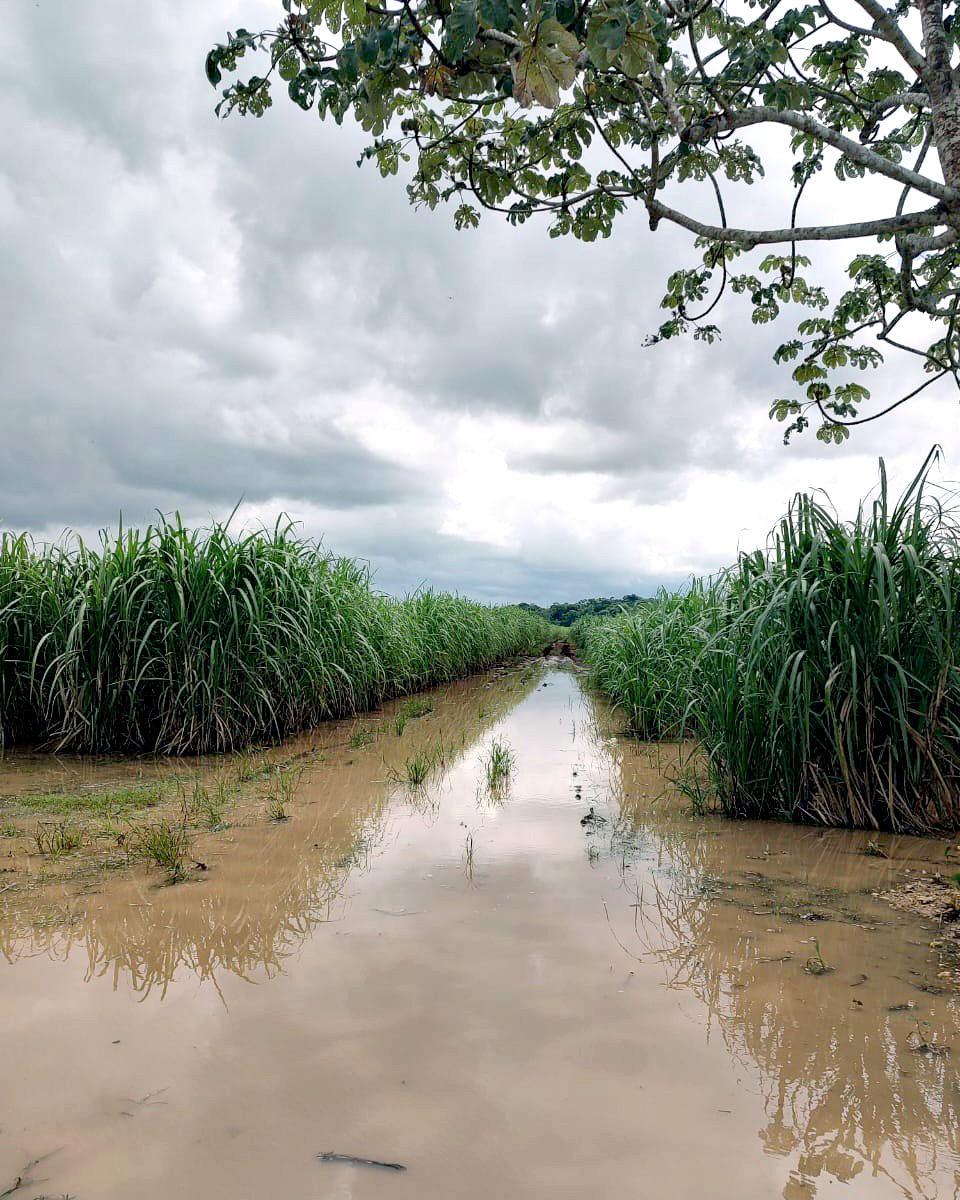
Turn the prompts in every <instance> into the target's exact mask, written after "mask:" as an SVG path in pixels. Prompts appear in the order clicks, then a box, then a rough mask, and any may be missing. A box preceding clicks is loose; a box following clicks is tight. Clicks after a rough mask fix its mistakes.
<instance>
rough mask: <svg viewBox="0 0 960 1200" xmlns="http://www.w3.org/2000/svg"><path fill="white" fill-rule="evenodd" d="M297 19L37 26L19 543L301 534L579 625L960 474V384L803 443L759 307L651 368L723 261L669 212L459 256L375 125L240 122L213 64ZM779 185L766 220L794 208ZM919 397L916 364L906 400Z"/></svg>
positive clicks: (21, 88)
mask: <svg viewBox="0 0 960 1200" xmlns="http://www.w3.org/2000/svg"><path fill="white" fill-rule="evenodd" d="M280 11H281V10H280V4H279V0H204V3H203V4H197V3H195V2H188V0H165V2H164V3H163V4H150V5H131V4H129V3H127V2H124V3H121V2H120V0H97V3H96V4H95V5H89V6H85V5H64V4H60V3H56V2H54V0H14V3H13V4H12V5H8V6H7V11H5V13H4V21H3V23H2V26H0V54H2V58H3V62H4V64H5V69H4V71H3V73H2V74H0V113H2V114H3V119H2V120H0V263H2V269H0V530H7V531H16V532H19V531H23V530H26V531H29V532H30V533H32V534H33V535H34V536H35V537H36V538H38V539H40V540H51V539H55V538H57V537H59V536H60V535H61V534H62V532H63V530H64V529H73V530H76V531H78V532H80V534H81V535H82V536H84V537H86V538H91V537H92V538H95V537H96V536H97V531H98V530H99V529H101V528H104V527H110V528H115V527H116V525H117V522H118V520H119V519H120V517H121V515H122V518H123V521H124V524H126V525H134V524H142V523H145V522H147V521H149V520H150V519H151V517H152V516H153V515H154V514H155V513H156V512H157V511H160V512H163V513H171V512H173V511H175V510H178V511H180V512H181V513H182V515H183V518H184V520H185V521H186V522H187V523H188V524H205V523H208V522H209V521H211V520H222V519H224V518H226V517H227V516H229V514H230V513H231V512H233V511H234V509H236V516H235V518H234V520H235V521H237V523H238V528H239V527H241V526H244V527H248V526H251V525H255V524H257V523H258V522H263V523H266V524H268V525H273V523H274V522H275V521H276V519H277V518H278V516H280V515H281V514H285V515H286V516H287V517H289V518H290V519H291V520H293V521H296V522H298V523H299V525H300V529H301V532H302V533H304V534H305V535H307V536H310V537H313V538H317V539H322V541H323V543H324V545H325V546H327V547H328V548H329V549H330V550H333V551H336V552H338V553H343V554H350V555H356V556H359V557H362V558H364V559H367V560H369V561H370V563H371V564H372V566H373V568H374V572H375V580H376V584H377V586H378V587H380V588H381V589H383V590H385V591H389V592H392V593H395V594H400V593H403V592H406V591H408V590H411V589H413V588H416V587H418V586H421V585H423V584H426V585H430V586H434V587H440V588H445V589H451V590H456V591H458V592H460V593H462V594H465V595H469V596H473V597H476V598H478V599H482V600H489V601H496V602H500V601H508V602H515V601H521V600H527V601H532V602H537V603H550V602H552V601H559V600H574V599H577V598H580V597H583V596H595V595H622V594H624V593H627V592H637V593H640V594H650V593H651V592H652V591H653V590H654V589H655V588H657V587H658V586H668V587H674V586H678V585H681V584H682V583H683V581H684V580H686V579H688V578H689V576H690V575H691V574H701V573H710V572H713V571H716V570H718V569H720V568H721V567H723V566H725V565H727V564H729V563H730V562H731V561H732V560H733V559H734V558H735V557H736V554H737V552H738V550H739V549H744V550H749V549H752V548H754V547H755V546H757V545H760V544H762V542H763V540H764V538H765V535H766V533H767V531H768V530H769V528H770V527H771V526H772V525H773V524H774V522H775V521H776V519H777V518H778V517H779V515H780V514H781V513H782V512H783V510H784V508H785V506H786V504H787V502H788V501H789V499H790V497H791V496H792V495H793V494H794V493H795V492H797V491H799V490H809V489H815V488H819V489H823V490H825V491H826V492H827V493H828V494H829V496H830V497H831V499H832V500H833V502H834V503H835V505H836V507H837V508H838V509H839V511H840V512H841V514H844V515H846V514H850V513H852V512H853V510H854V508H855V505H856V503H857V501H858V499H859V498H860V497H861V496H863V495H864V494H866V493H867V492H868V491H869V489H870V488H871V487H873V486H874V485H875V484H876V480H877V474H878V472H877V459H878V457H879V456H880V455H882V456H884V458H885V460H886V462H887V465H888V468H889V470H890V473H891V476H892V478H893V481H894V485H895V486H900V485H902V484H904V483H905V482H907V481H908V480H909V478H911V477H912V475H913V474H914V473H915V472H916V470H917V469H918V467H919V466H920V463H921V462H922V460H923V458H924V457H925V455H926V453H927V452H928V451H929V449H930V448H931V446H932V445H933V444H934V443H935V442H936V443H939V444H940V445H941V446H942V447H943V450H944V467H943V469H942V472H941V476H942V478H944V479H957V478H960V464H958V455H960V421H958V417H960V408H958V405H957V397H956V395H955V394H951V393H950V392H949V391H948V390H943V391H940V392H939V393H936V394H933V393H930V394H927V395H926V396H925V397H923V398H921V399H918V400H917V401H914V402H911V403H910V404H907V405H904V406H903V407H902V408H901V409H899V410H898V411H897V412H896V413H895V414H892V415H891V416H890V417H888V418H884V419H883V420H882V421H879V422H876V423H875V424H873V425H868V426H866V427H864V428H863V429H861V430H859V431H855V432H854V436H853V438H852V439H851V440H850V441H849V442H848V443H846V444H845V445H844V446H842V447H839V448H838V447H825V446H823V445H821V444H820V443H819V442H817V441H816V440H815V439H814V437H813V435H812V434H807V435H805V436H804V437H801V438H795V439H794V440H793V442H792V443H791V444H790V445H789V446H784V445H783V442H782V429H781V427H780V426H778V425H777V424H776V423H774V422H771V421H769V420H768V418H767V411H768V409H769V405H770V403H771V401H772V400H773V399H774V398H775V397H776V396H778V395H782V394H788V388H789V379H788V378H787V376H786V375H785V373H784V371H783V369H782V368H779V367H777V366H775V365H774V364H773V363H772V362H771V359H770V356H771V352H772V350H773V348H774V347H775V346H776V344H777V343H778V342H779V341H780V340H784V339H785V338H786V337H787V336H789V334H790V332H791V330H790V328H789V327H788V326H786V325H781V326H779V327H774V328H772V329H771V328H762V329H758V328H755V327H753V326H751V325H750V324H749V317H748V314H747V312H746V309H745V307H744V306H742V305H741V304H740V303H739V302H729V303H728V302H725V303H724V305H723V306H722V307H721V310H720V317H719V322H720V324H721V326H722V328H723V333H724V336H723V340H722V341H721V342H720V343H719V344H717V345H714V346H712V347H710V346H703V345H700V344H699V343H694V342H692V341H687V340H680V341H674V342H670V343H667V344H664V345H660V346H656V347H653V348H649V347H647V348H645V347H644V346H643V341H644V337H645V335H646V334H648V333H649V332H650V331H651V330H653V329H655V328H656V327H657V326H658V325H659V323H660V321H661V320H662V313H661V311H660V309H659V301H660V298H661V296H662V294H663V284H664V280H665V279H666V276H667V275H668V274H669V272H670V271H671V270H672V269H675V268H676V267H677V266H679V265H681V264H686V263H689V262H692V261H693V259H692V247H691V245H690V239H689V237H688V235H687V234H685V233H683V232H682V231H679V230H677V231H672V230H667V229H664V228H663V227H661V231H660V232H658V233H657V234H656V235H654V234H651V233H650V231H649V230H648V228H647V224H646V220H645V218H644V216H643V214H642V212H641V211H640V210H639V209H637V210H636V211H635V212H632V213H630V214H628V215H626V216H624V217H621V218H620V220H619V222H618V223H617V224H616V226H615V228H614V233H613V236H612V237H611V238H610V239H608V240H607V241H605V242H600V243H595V244H593V245H583V244H581V243H577V242H575V241H573V240H572V239H556V240H551V239H550V238H548V236H547V230H546V226H545V225H544V224H541V223H538V222H536V221H534V222H530V223H528V224H527V225H526V226H524V227H523V228H520V229H512V228H510V227H508V226H506V225H505V224H502V223H500V221H499V219H498V218H497V217H495V216H493V215H488V216H486V217H485V218H484V219H483V221H482V222H481V226H480V228H479V229H478V230H475V231H469V232H467V231H465V232H457V231H455V230H454V228H453V224H452V211H449V210H448V211H445V210H437V211H435V212H432V213H431V212H429V211H426V210H423V211H420V210H415V209H413V208H411V206H410V205H409V203H408V201H407V197H406V192H405V189H404V185H403V181H402V179H397V178H394V179H388V180H383V179H381V178H380V176H379V174H378V173H377V171H376V169H375V168H374V167H373V166H371V165H369V164H368V165H365V166H364V167H363V168H362V169H358V168H357V159H358V157H359V153H360V150H361V149H362V147H363V145H364V144H365V138H364V135H363V134H362V132H361V131H359V130H357V129H356V128H354V127H351V126H350V125H349V124H346V125H344V126H343V127H337V126H336V125H334V124H332V123H330V124H329V125H327V124H324V123H322V122H320V121H319V120H318V118H317V116H316V115H315V114H304V113H302V112H300V111H299V110H298V109H296V108H295V107H294V106H293V105H291V104H289V103H286V102H285V101H284V98H283V97H282V96H279V97H278V98H277V102H276V103H275V105H274V107H273V109H271V110H270V111H269V112H268V113H267V115H266V116H265V117H264V118H263V119H261V120H254V119H252V118H240V117H232V118H230V119H229V120H227V121H218V120H217V119H216V117H215V115H214V112H213V108H214V104H215V102H216V99H217V96H216V93H215V92H214V91H213V89H211V88H210V87H209V85H208V84H207V82H206V79H205V76H204V72H203V61H204V57H205V55H206V52H207V50H208V49H209V48H210V46H211V45H213V43H214V42H216V41H218V40H223V38H224V36H225V34H226V31H227V29H232V28H236V27H237V26H240V25H245V26H247V27H249V28H257V27H263V28H266V27H268V26H269V25H270V24H272V23H275V22H276V19H277V15H278V13H279V12H280ZM771 187H772V190H771V188H768V189H767V190H766V191H761V192H758V193H757V194H756V195H755V196H754V195H751V196H749V197H748V198H747V200H746V202H745V203H746V213H747V215H748V216H749V215H751V214H752V215H753V216H754V218H755V219H759V220H769V219H770V217H771V212H772V211H773V209H774V208H776V209H779V207H780V206H782V204H783V203H784V202H785V203H787V204H788V203H789V197H787V198H786V200H784V195H785V194H784V193H779V194H778V192H777V191H776V187H777V185H776V184H775V183H774V184H772V185H771ZM826 196H827V200H826V201H825V202H826V203H831V202H832V201H831V199H830V197H831V193H829V191H828V192H827V193H826ZM764 206H767V210H766V211H765V209H764ZM731 223H735V221H734V219H733V218H731ZM776 224H778V225H779V224H786V222H785V221H783V220H780V219H777V221H776ZM824 270H825V271H826V272H827V273H828V274H829V273H830V272H831V271H836V270H837V256H836V254H833V256H832V257H831V258H829V259H827V260H824ZM907 378H908V376H907V375H906V374H905V373H903V372H902V370H901V369H900V367H899V366H898V365H896V364H894V365H893V366H892V367H891V368H890V369H889V370H888V371H887V373H886V374H885V375H884V376H882V377H878V378H877V380H876V381H875V383H874V384H873V386H874V390H875V395H876V396H877V397H879V398H882V397H883V396H885V395H886V396H888V397H895V394H896V393H895V391H894V389H895V388H896V387H897V386H898V385H899V383H900V382H902V381H904V380H906V379H907Z"/></svg>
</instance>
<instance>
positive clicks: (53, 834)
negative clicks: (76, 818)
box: [33, 821, 83, 858]
mask: <svg viewBox="0 0 960 1200" xmlns="http://www.w3.org/2000/svg"><path fill="white" fill-rule="evenodd" d="M33 837H34V841H35V842H36V843H37V850H38V852H39V853H40V854H44V855H47V856H48V857H49V858H60V857H61V856H62V855H64V854H71V853H72V852H73V851H74V850H79V849H80V847H81V846H82V845H83V830H82V829H71V828H70V827H69V826H68V825H67V823H66V821H58V822H57V823H56V824H53V823H51V822H48V821H41V822H40V824H39V825H38V826H37V830H36V833H35V834H34V835H33Z"/></svg>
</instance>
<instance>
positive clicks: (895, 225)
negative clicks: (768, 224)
mask: <svg viewBox="0 0 960 1200" xmlns="http://www.w3.org/2000/svg"><path fill="white" fill-rule="evenodd" d="M643 199H644V202H645V204H646V205H647V208H648V209H649V211H650V214H651V216H656V218H657V219H658V220H661V219H662V220H664V221H673V222H674V224H676V225H680V226H682V227H683V228H684V229H689V230H690V232H691V233H695V234H696V235H697V236H698V237H704V238H710V239H711V240H712V241H716V242H733V243H734V244H736V245H738V246H744V247H746V248H748V249H750V248H752V247H753V246H772V245H775V244H777V243H780V242H839V241H844V240H845V239H847V238H858V237H878V236H880V235H882V234H891V233H909V232H910V231H911V230H914V229H925V228H927V227H929V226H930V225H942V224H943V222H944V213H943V210H942V209H941V208H940V207H939V205H938V206H937V207H935V208H928V209H926V210H925V211H924V212H916V213H904V214H903V215H902V216H899V217H882V218H878V219H877V220H874V221H855V222H853V223H852V224H849V225H807V226H803V225H798V226H793V227H791V228H789V229H729V228H724V227H723V226H720V225H707V224H705V223H704V222H703V221H697V220H695V219H694V218H693V217H688V216H687V214H686V213H682V212H679V211H678V210H677V209H675V208H670V207H668V206H667V205H666V204H663V203H661V201H659V200H656V199H652V198H650V197H643ZM950 232H953V231H950Z"/></svg>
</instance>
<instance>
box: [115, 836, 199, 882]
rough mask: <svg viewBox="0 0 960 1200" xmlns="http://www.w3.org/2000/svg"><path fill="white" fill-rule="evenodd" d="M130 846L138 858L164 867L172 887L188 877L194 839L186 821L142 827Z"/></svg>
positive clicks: (133, 837)
mask: <svg viewBox="0 0 960 1200" xmlns="http://www.w3.org/2000/svg"><path fill="white" fill-rule="evenodd" d="M129 844H130V847H131V849H132V850H133V852H134V853H135V854H137V855H139V856H140V857H141V858H145V859H147V860H148V861H149V862H152V863H154V864H155V865H156V866H158V867H161V868H162V869H163V870H164V871H165V872H166V875H167V882H168V883H178V882H179V881H180V880H181V879H183V878H184V877H185V876H186V873H187V869H186V860H187V853H188V851H189V847H190V837H189V833H188V831H187V827H186V824H185V823H184V822H183V821H156V822H154V823H153V824H151V825H141V826H138V827H137V828H135V829H134V830H133V835H132V838H131V840H130V843H129Z"/></svg>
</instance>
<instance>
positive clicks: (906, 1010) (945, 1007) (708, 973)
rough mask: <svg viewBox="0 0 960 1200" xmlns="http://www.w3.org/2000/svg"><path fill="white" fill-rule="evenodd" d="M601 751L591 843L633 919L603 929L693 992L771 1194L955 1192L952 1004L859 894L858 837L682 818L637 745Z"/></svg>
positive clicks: (910, 929) (864, 880)
mask: <svg viewBox="0 0 960 1200" xmlns="http://www.w3.org/2000/svg"><path fill="white" fill-rule="evenodd" d="M662 753H666V752H665V751H664V752H662ZM613 754H614V756H615V757H616V758H617V760H618V774H619V780H618V783H619V788H618V790H619V793H620V814H619V816H620V819H619V821H618V823H617V825H616V826H615V828H614V829H613V830H612V832H611V834H610V842H609V847H608V852H609V854H610V856H611V858H612V859H613V860H614V861H616V862H617V863H618V865H619V868H620V871H621V874H622V878H623V886H624V889H625V891H626V892H627V893H628V896H629V897H630V898H631V908H632V912H633V916H632V917H630V922H631V925H629V926H627V927H626V929H621V930H620V934H619V936H621V937H622V938H623V939H624V943H625V945H626V946H627V947H628V948H635V949H636V951H637V953H638V954H639V955H640V956H648V957H651V958H654V959H656V960H658V961H659V962H660V963H661V964H662V967H663V969H664V971H665V979H666V981H667V983H668V985H669V986H670V987H672V988H674V989H679V990H681V991H684V992H692V993H693V994H695V995H696V997H697V999H698V1000H699V1001H700V1002H701V1004H702V1005H703V1008H704V1010H705V1030H706V1033H707V1036H708V1038H709V1037H712V1036H715V1035H716V1034H719V1036H720V1037H721V1038H722V1039H723V1043H724V1045H725V1047H726V1049H727V1052H728V1053H729V1055H730V1056H731V1058H732V1059H733V1060H734V1061H735V1062H736V1063H737V1065H738V1067H739V1068H740V1070H741V1071H742V1072H743V1077H744V1080H745V1081H746V1080H752V1081H754V1082H755V1086H756V1088H757V1090H758V1092H759V1094H760V1096H761V1097H762V1102H763V1108H764V1111H765V1114H766V1118H767V1123H766V1124H765V1125H764V1126H763V1127H762V1128H761V1129H760V1130H759V1131H758V1136H759V1140H760V1143H761V1145H762V1147H763V1149H764V1151H765V1152H766V1153H768V1154H770V1155H775V1156H778V1157H782V1158H786V1159H788V1160H790V1162H789V1168H790V1170H789V1178H788V1180H787V1183H786V1185H785V1187H784V1190H783V1196H784V1200H801V1198H803V1197H811V1196H814V1195H816V1194H818V1186H825V1185H828V1184H830V1183H832V1182H833V1181H837V1182H840V1183H844V1184H850V1183H853V1182H854V1181H859V1182H861V1183H862V1184H863V1185H864V1186H866V1185H867V1181H868V1180H878V1181H879V1180H881V1179H886V1180H888V1181H889V1182H890V1183H891V1184H892V1185H894V1186H895V1188H896V1190H897V1191H899V1192H900V1193H902V1194H903V1195H904V1196H909V1197H914V1196H918V1197H919V1196H929V1197H934V1196H943V1195H950V1196H954V1195H956V1194H957V1190H958V1185H960V1175H958V1172H957V1167H958V1161H960V1088H958V1077H957V1070H956V1063H955V1061H954V1057H955V1054H956V1053H960V1041H958V1038H957V1034H958V1019H960V1006H958V1002H957V998H956V996H955V995H954V994H953V993H952V992H948V990H947V988H946V987H945V986H944V985H943V984H942V983H941V981H940V980H938V978H937V971H936V965H937V964H936V962H935V961H934V956H933V955H932V954H931V953H930V950H929V947H928V946H927V945H926V944H925V943H924V942H923V941H922V939H923V938H924V936H926V937H929V936H930V935H929V934H924V930H923V927H921V926H920V925H919V923H915V922H912V921H910V920H904V919H901V918H900V917H899V916H898V915H897V914H895V913H893V912H891V911H890V910H888V909H887V908H886V907H885V906H883V905H882V904H880V903H879V902H878V901H877V900H876V899H874V898H873V896H872V894H871V893H872V891H873V890H875V888H876V879H877V874H876V873H877V872H880V873H883V872H885V871H889V869H890V868H889V867H886V866H885V865H883V864H878V863H877V860H876V859H874V858H871V857H868V856H866V855H865V854H864V853H863V845H864V839H863V836H862V835H859V834H849V833H844V832H841V831H831V832H830V833H828V834H821V833H819V832H818V831H813V830H809V829H796V828H791V827H787V826H758V825H755V824H752V825H751V824H745V823H744V824H740V823H732V822H726V821H722V820H713V821H710V820H707V821H694V820H692V819H690V818H689V817H688V816H686V815H685V814H684V812H683V808H682V802H681V801H680V799H679V797H678V796H677V795H676V793H674V795H673V796H672V797H671V795H670V791H669V789H665V790H664V792H663V793H662V795H661V796H660V798H659V800H658V802H657V803H655V804H651V803H650V802H649V799H643V798H640V797H641V793H642V792H643V790H644V789H645V788H646V789H647V790H649V789H648V786H647V785H648V774H647V769H646V766H645V765H644V763H643V758H642V756H640V757H639V758H635V757H634V756H632V755H631V753H630V751H629V748H624V747H623V746H620V747H619V748H617V749H616V750H614V751H613ZM910 843H913V844H914V848H918V843H915V842H914V840H913V839H900V842H899V844H900V848H901V850H902V851H903V852H904V853H907V852H909V850H910V848H911V847H910ZM897 845H898V841H897V839H890V846H891V848H896V846H897ZM925 849H926V851H927V853H929V846H927V847H926V848H925ZM631 934H632V939H631V936H630V935H631ZM821 962H822V963H823V964H825V965H826V966H827V968H828V970H827V971H826V972H825V973H823V974H818V973H816V972H817V971H818V970H819V963H821ZM938 993H940V994H938ZM951 1042H953V1043H956V1044H955V1045H954V1046H953V1047H952V1050H953V1053H952V1054H951V1053H950V1050H949V1049H947V1048H948V1047H950V1044H951ZM920 1045H926V1046H928V1047H932V1049H928V1050H926V1051H924V1052H918V1049H917V1047H918V1046H920ZM869 1186H871V1187H872V1186H875V1185H873V1184H870V1185H869ZM858 1194H859V1193H858Z"/></svg>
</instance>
